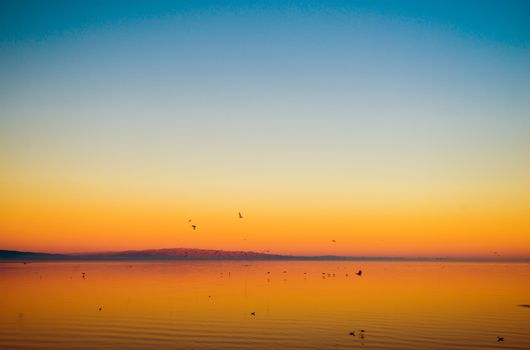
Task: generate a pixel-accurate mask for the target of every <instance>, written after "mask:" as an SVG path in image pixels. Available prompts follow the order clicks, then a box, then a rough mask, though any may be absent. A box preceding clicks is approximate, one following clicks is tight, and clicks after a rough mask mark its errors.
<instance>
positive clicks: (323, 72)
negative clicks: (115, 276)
mask: <svg viewBox="0 0 530 350" xmlns="http://www.w3.org/2000/svg"><path fill="white" fill-rule="evenodd" d="M239 211H241V212H242V213H243V215H244V216H245V218H244V219H243V220H240V219H238V218H237V213H238V212H239ZM189 218H192V219H193V223H195V224H196V225H197V230H196V231H193V230H192V229H191V227H190V224H189V223H188V219H189ZM333 239H334V240H336V241H337V243H332V242H331V240H333ZM164 247H196V248H214V249H227V250H236V249H238V250H239V249H243V250H255V251H264V250H270V251H271V252H276V253H286V254H340V255H372V256H373V255H377V256H382V255H386V256H408V257H416V256H430V257H432V256H437V257H486V258H498V257H504V258H506V257H511V258H513V257H526V258H530V5H529V4H528V2H525V1H502V2H501V1H454V2H450V1H440V2H434V1H432V2H431V1H408V2H398V1H358V2H354V1H322V2H318V1H263V2H262V1H260V2H255V1H248V2H243V1H179V2H173V1H155V2H148V1H92V2H86V1H47V2H42V1H2V2H1V3H0V249H16V250H32V251H49V252H69V251H99V250H121V249H142V248H164Z"/></svg>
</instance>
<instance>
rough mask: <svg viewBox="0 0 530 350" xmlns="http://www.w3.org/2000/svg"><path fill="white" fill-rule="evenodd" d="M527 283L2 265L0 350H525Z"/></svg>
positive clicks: (332, 271)
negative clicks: (124, 349) (237, 349)
mask: <svg viewBox="0 0 530 350" xmlns="http://www.w3.org/2000/svg"><path fill="white" fill-rule="evenodd" d="M359 270H362V271H363V273H362V275H360V276H359V275H356V273H357V272H358V271H359ZM529 280H530V265H529V264H513V263H512V264H493V263H480V264H473V263H419V262H415V263H404V262H399V263H396V262H240V261H239V262H237V261H232V262H213V261H209V262H169V263H167V262H164V263H156V262H149V263H139V262H133V263H131V262H127V263H32V264H27V265H23V264H12V263H6V264H0V284H1V289H0V348H2V349H3V348H6V349H12V348H13V349H14V348H22V349H41V348H48V349H52V348H53V349H67V348H68V349H71V348H76V349H78V348H91V349H99V348H101V349H121V348H128V349H134V348H137V349H146V348H157V349H190V348H197V349H219V348H232V349H233V348H246V349H249V348H252V349H274V348H277V349H283V348H293V349H298V348H312V349H326V348H329V349H342V348H344V349H346V348H347V349H351V348H352V347H353V348H366V349H407V348H408V349H410V348H418V349H419V348H421V349H486V348H495V347H501V346H502V348H514V349H521V348H530V335H529V334H528V329H527V325H528V324H530V312H529V309H528V308H526V307H518V305H521V306H524V305H528V303H529V298H530V284H529V283H528V281H529ZM352 333H353V335H352ZM497 337H503V338H504V339H505V341H504V342H502V343H498V342H497Z"/></svg>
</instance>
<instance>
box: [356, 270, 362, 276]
mask: <svg viewBox="0 0 530 350" xmlns="http://www.w3.org/2000/svg"><path fill="white" fill-rule="evenodd" d="M355 274H356V275H357V276H362V275H363V271H362V270H359V271H357V272H356V273H355Z"/></svg>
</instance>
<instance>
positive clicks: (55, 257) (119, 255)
mask: <svg viewBox="0 0 530 350" xmlns="http://www.w3.org/2000/svg"><path fill="white" fill-rule="evenodd" d="M75 260H77V261H87V260H91V261H126V260H403V259H401V258H389V257H341V256H333V255H330V256H292V255H278V254H267V253H257V252H246V251H226V250H211V249H194V248H170V249H148V250H126V251H119V252H100V253H76V254H48V253H34V252H20V251H16V250H0V261H75Z"/></svg>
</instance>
